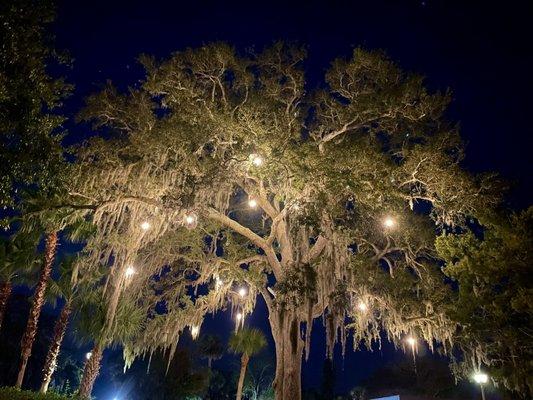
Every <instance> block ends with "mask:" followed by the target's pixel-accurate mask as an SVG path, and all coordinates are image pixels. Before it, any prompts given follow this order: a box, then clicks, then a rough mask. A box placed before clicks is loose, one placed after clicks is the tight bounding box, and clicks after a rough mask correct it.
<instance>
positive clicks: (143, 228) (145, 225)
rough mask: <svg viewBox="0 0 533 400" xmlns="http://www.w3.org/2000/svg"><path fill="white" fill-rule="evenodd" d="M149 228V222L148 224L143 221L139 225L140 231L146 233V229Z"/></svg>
mask: <svg viewBox="0 0 533 400" xmlns="http://www.w3.org/2000/svg"><path fill="white" fill-rule="evenodd" d="M150 226H151V225H150V222H148V221H144V222H143V223H142V224H141V229H142V230H143V231H147V230H148V229H150Z"/></svg>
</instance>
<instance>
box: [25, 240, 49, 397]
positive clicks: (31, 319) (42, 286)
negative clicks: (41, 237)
mask: <svg viewBox="0 0 533 400" xmlns="http://www.w3.org/2000/svg"><path fill="white" fill-rule="evenodd" d="M57 242H58V236H57V231H55V230H52V231H49V232H48V233H47V234H46V239H45V249H44V263H43V266H42V268H41V271H40V274H39V280H38V282H37V286H36V287H35V293H34V295H33V303H32V306H31V308H30V315H29V316H28V322H27V324H26V330H25V331H24V335H23V336H22V340H21V342H20V349H21V351H20V353H21V354H20V367H19V373H18V376H17V382H16V384H15V386H16V387H17V388H20V387H21V386H22V381H23V380H24V374H25V372H26V366H27V365H28V360H29V358H30V355H31V349H32V346H33V342H34V341H35V337H36V335H37V324H38V322H39V316H40V315H41V310H42V308H43V305H44V303H45V293H46V287H47V285H48V280H49V279H50V274H51V273H52V267H53V265H54V260H55V255H56V250H57Z"/></svg>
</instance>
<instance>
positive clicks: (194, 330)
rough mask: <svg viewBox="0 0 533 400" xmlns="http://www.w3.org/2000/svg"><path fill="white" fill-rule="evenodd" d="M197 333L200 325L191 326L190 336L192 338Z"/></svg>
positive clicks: (196, 335) (195, 336) (194, 337)
mask: <svg viewBox="0 0 533 400" xmlns="http://www.w3.org/2000/svg"><path fill="white" fill-rule="evenodd" d="M199 334H200V326H199V325H193V326H191V336H192V338H193V339H196V338H197V337H198V335H199Z"/></svg>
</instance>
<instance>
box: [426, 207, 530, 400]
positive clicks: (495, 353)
mask: <svg viewBox="0 0 533 400" xmlns="http://www.w3.org/2000/svg"><path fill="white" fill-rule="evenodd" d="M532 227H533V207H532V208H529V209H528V210H526V211H523V212H521V213H519V214H516V215H513V216H511V218H510V219H509V220H503V219H502V220H496V221H493V222H492V223H491V224H490V225H488V226H486V227H485V229H484V231H483V237H482V238H479V237H478V236H476V235H474V234H473V233H471V232H465V233H464V234H462V235H444V236H440V237H439V238H438V239H437V244H436V246H437V250H438V252H439V254H440V255H441V257H442V258H443V259H444V260H446V268H445V269H444V271H445V273H446V275H448V276H449V277H450V278H452V279H453V280H454V281H456V282H457V283H458V285H459V295H458V299H457V303H456V304H454V308H453V309H452V310H451V312H452V313H453V318H454V319H456V320H458V321H460V322H461V325H462V326H463V329H462V330H461V334H460V338H459V340H458V343H459V344H460V346H461V347H462V348H464V349H466V350H467V351H466V353H467V354H468V355H471V356H472V358H473V360H474V362H475V363H478V365H475V366H474V367H479V366H482V368H483V367H485V366H486V367H488V370H489V374H490V376H491V377H493V378H494V379H495V380H496V381H498V382H502V383H503V384H504V385H505V386H506V387H507V388H508V389H511V390H516V391H518V392H520V393H522V396H523V397H524V398H528V397H529V396H530V395H531V394H532V393H533V381H532V379H531V377H532V376H533V364H532V362H531V360H532V359H533V348H532V347H531V337H532V336H533V328H532V322H533V306H532V302H531V299H532V298H533V280H532V278H531V272H532V270H531V266H532V265H533V256H532V251H531V250H532V249H533V229H532ZM481 348H483V349H485V351H486V353H483V352H481V351H480V349H481ZM467 357H468V356H467ZM467 359H468V358H467ZM471 369H472V366H471V364H468V363H467V365H466V366H465V370H464V373H465V374H470V373H471Z"/></svg>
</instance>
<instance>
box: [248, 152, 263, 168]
mask: <svg viewBox="0 0 533 400" xmlns="http://www.w3.org/2000/svg"><path fill="white" fill-rule="evenodd" d="M250 161H251V162H252V164H253V165H255V166H256V167H260V166H261V165H263V159H262V158H261V156H260V155H258V154H250Z"/></svg>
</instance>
